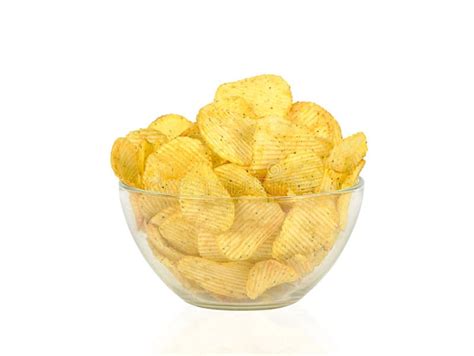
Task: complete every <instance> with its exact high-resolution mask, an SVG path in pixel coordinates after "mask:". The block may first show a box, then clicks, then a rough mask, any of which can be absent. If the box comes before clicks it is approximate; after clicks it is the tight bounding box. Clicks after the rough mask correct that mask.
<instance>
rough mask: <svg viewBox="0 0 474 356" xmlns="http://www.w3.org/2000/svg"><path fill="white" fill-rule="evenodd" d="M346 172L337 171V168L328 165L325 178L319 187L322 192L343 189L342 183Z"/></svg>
mask: <svg viewBox="0 0 474 356" xmlns="http://www.w3.org/2000/svg"><path fill="white" fill-rule="evenodd" d="M346 176H347V175H346V173H341V172H336V171H335V170H333V169H331V168H329V167H326V168H325V169H324V175H323V179H322V181H321V186H320V187H319V191H320V192H333V191H336V190H339V189H341V186H342V183H343V182H344V180H345V179H346Z"/></svg>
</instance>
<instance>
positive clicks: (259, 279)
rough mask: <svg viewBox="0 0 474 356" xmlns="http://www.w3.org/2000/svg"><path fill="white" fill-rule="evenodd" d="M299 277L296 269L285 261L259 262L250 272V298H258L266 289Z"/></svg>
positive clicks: (248, 285) (248, 286)
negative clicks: (284, 262)
mask: <svg viewBox="0 0 474 356" xmlns="http://www.w3.org/2000/svg"><path fill="white" fill-rule="evenodd" d="M297 279H298V274H297V273H296V272H295V270H294V269H293V268H291V267H289V266H286V265H284V264H283V263H280V262H278V261H275V260H266V261H261V262H257V263H256V264H255V265H254V266H253V267H252V269H251V270H250V272H249V278H248V281H247V295H248V297H249V298H250V299H257V298H258V297H259V296H260V295H262V294H263V293H264V292H265V291H266V290H268V289H270V288H272V287H275V286H278V285H280V284H283V283H289V282H293V281H295V280H297Z"/></svg>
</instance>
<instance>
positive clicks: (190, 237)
mask: <svg viewBox="0 0 474 356" xmlns="http://www.w3.org/2000/svg"><path fill="white" fill-rule="evenodd" d="M159 231H160V234H161V236H163V238H164V239H165V240H166V241H167V242H168V243H169V244H170V245H171V246H173V247H174V248H175V249H177V250H178V251H180V252H182V253H184V254H186V255H198V240H197V229H196V228H195V227H194V226H193V225H192V224H190V223H189V222H188V221H186V220H185V219H184V218H183V216H182V215H181V214H180V213H177V214H175V215H173V216H170V217H168V218H167V219H166V220H165V221H164V222H163V223H162V224H161V225H160V227H159Z"/></svg>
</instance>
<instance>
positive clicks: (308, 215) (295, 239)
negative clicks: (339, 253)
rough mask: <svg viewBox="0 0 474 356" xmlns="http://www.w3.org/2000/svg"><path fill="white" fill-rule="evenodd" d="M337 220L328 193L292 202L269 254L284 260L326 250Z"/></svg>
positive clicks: (334, 206) (328, 247)
mask: <svg viewBox="0 0 474 356" xmlns="http://www.w3.org/2000/svg"><path fill="white" fill-rule="evenodd" d="M338 224H339V215H338V213H337V209H336V204H335V202H334V199H333V198H332V197H319V198H314V199H311V200H304V201H303V200H302V201H300V202H296V203H295V204H294V206H293V208H292V209H291V211H290V212H289V213H288V214H287V216H286V219H285V221H284V222H283V226H282V228H281V232H280V235H279V236H278V237H277V238H276V239H275V242H274V243H273V257H274V258H276V259H279V260H281V259H283V260H284V259H288V258H290V257H292V256H294V255H297V254H301V255H306V254H310V253H313V252H317V251H319V250H320V249H324V250H326V251H328V250H330V249H331V248H332V246H333V244H334V242H335V239H336V233H337V228H338Z"/></svg>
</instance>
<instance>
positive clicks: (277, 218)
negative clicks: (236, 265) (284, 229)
mask: <svg viewBox="0 0 474 356" xmlns="http://www.w3.org/2000/svg"><path fill="white" fill-rule="evenodd" d="M284 219H285V214H284V213H283V211H282V210H281V208H280V206H279V205H278V204H277V203H271V202H266V201H253V200H243V201H238V202H237V203H236V206H235V220H234V224H233V225H232V227H231V228H230V229H229V230H228V231H225V232H223V233H222V234H219V235H218V236H217V244H218V246H219V248H220V250H221V251H222V254H223V255H224V256H225V257H227V258H228V259H229V260H234V261H237V260H246V259H249V258H250V257H251V256H252V255H253V254H254V252H255V251H256V250H257V249H258V247H259V246H260V245H261V244H262V243H264V242H265V240H266V239H268V238H270V237H271V236H272V235H274V234H275V233H276V232H277V231H278V230H279V228H280V226H281V224H282V223H283V220H284Z"/></svg>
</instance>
